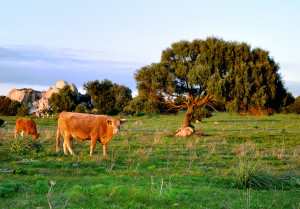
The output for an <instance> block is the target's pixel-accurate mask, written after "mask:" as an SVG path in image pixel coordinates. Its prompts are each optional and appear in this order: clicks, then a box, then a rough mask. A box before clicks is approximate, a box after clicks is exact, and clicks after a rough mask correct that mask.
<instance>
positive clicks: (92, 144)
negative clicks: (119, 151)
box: [90, 138, 97, 157]
mask: <svg viewBox="0 0 300 209" xmlns="http://www.w3.org/2000/svg"><path fill="white" fill-rule="evenodd" d="M96 144H97V139H95V138H94V139H93V138H92V139H91V151H90V156H91V157H92V156H93V153H94V149H95V147H96Z"/></svg>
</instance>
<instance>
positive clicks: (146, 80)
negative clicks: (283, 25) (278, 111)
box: [135, 38, 286, 128]
mask: <svg viewBox="0 0 300 209" xmlns="http://www.w3.org/2000/svg"><path fill="white" fill-rule="evenodd" d="M278 69H279V67H278V65H277V64H276V63H275V62H274V61H273V60H272V59H271V58H270V57H269V54H268V52H265V51H263V50H261V49H254V50H251V47H250V46H249V45H248V44H245V43H237V42H226V41H224V40H222V39H217V38H207V39H206V40H194V41H192V42H188V41H180V42H177V43H173V44H172V45H171V47H170V48H167V49H166V50H163V52H162V55H161V61H160V62H159V63H153V64H151V65H149V66H145V67H142V68H141V69H139V70H137V71H136V73H135V79H136V81H137V88H138V90H139V92H147V93H148V95H149V96H151V98H156V97H162V96H163V97H164V99H165V103H166V104H168V106H169V108H175V109H177V110H182V109H186V110H187V112H186V114H185V117H184V120H183V124H182V128H185V127H189V126H191V120H192V118H193V115H194V113H195V111H196V110H197V109H198V108H200V107H201V106H203V105H211V103H212V102H213V101H216V100H218V101H222V102H223V103H224V104H228V105H229V106H230V104H231V103H234V102H235V103H234V104H237V105H238V106H239V107H240V106H242V107H245V108H246V110H249V109H250V108H251V107H255V108H258V109H261V108H266V107H270V108H278V103H279V102H280V101H281V100H282V99H283V97H284V96H285V94H286V91H285V89H284V88H283V85H282V81H281V78H280V75H279V74H278ZM275 101H277V103H274V102H275ZM237 111H238V110H237Z"/></svg>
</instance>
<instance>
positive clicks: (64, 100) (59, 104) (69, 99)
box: [50, 85, 77, 112]
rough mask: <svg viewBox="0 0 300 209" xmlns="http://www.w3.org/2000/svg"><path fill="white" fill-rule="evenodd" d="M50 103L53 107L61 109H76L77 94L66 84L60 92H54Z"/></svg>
mask: <svg viewBox="0 0 300 209" xmlns="http://www.w3.org/2000/svg"><path fill="white" fill-rule="evenodd" d="M50 103H51V106H52V108H53V109H55V110H58V111H59V112H61V111H73V110H75V107H76V103H77V95H76V93H75V92H74V91H72V89H71V87H70V85H65V86H64V87H63V88H62V89H60V90H59V93H58V94H57V93H54V94H52V95H51V97H50Z"/></svg>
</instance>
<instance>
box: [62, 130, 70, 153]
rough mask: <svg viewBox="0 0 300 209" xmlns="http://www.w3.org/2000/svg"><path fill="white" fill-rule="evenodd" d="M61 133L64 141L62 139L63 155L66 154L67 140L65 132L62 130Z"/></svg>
mask: <svg viewBox="0 0 300 209" xmlns="http://www.w3.org/2000/svg"><path fill="white" fill-rule="evenodd" d="M62 135H63V138H64V141H63V149H64V154H65V155H68V150H67V143H66V141H67V140H69V138H68V136H67V134H66V133H65V132H63V131H62Z"/></svg>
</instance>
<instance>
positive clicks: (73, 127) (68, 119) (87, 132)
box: [58, 112, 105, 140]
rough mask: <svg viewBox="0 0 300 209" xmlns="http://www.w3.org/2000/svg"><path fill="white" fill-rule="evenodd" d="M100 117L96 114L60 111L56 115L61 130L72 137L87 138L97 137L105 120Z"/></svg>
mask: <svg viewBox="0 0 300 209" xmlns="http://www.w3.org/2000/svg"><path fill="white" fill-rule="evenodd" d="M101 118H102V117H101V116H98V115H91V114H82V113H72V112H62V113H60V115H59V117H58V126H59V128H60V129H61V131H62V132H64V133H68V134H71V135H72V137H74V138H77V139H79V140H89V139H91V138H92V137H93V136H94V137H99V132H101V129H103V126H105V120H102V119H101ZM103 119H104V118H103Z"/></svg>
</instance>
